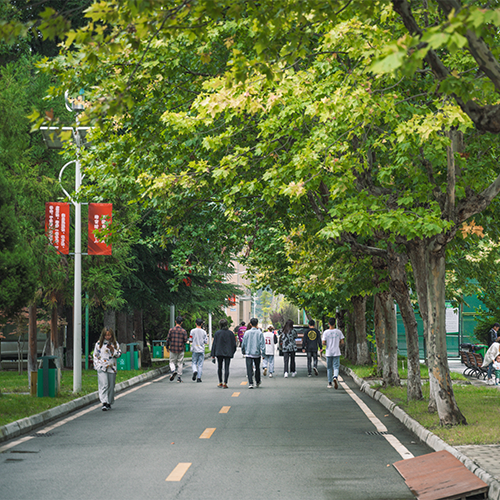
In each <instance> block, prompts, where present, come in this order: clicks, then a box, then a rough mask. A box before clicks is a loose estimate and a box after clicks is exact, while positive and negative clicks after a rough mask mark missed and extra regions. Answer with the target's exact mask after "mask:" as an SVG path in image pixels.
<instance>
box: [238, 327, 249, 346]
mask: <svg viewBox="0 0 500 500" xmlns="http://www.w3.org/2000/svg"><path fill="white" fill-rule="evenodd" d="M246 331H247V327H246V325H245V322H244V321H242V322H241V323H240V325H239V326H237V327H236V335H237V336H238V345H239V346H241V343H242V342H243V335H245V332H246Z"/></svg>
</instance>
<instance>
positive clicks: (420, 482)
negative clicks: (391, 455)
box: [394, 450, 488, 500]
mask: <svg viewBox="0 0 500 500" xmlns="http://www.w3.org/2000/svg"><path fill="white" fill-rule="evenodd" d="M394 467H395V468H396V470H397V471H398V472H399V473H400V474H401V476H402V477H403V479H404V480H405V482H406V484H407V486H408V488H410V490H411V492H412V493H413V494H414V495H415V496H416V497H417V498H418V500H457V499H465V498H466V497H468V496H471V495H477V494H480V493H485V492H486V491H488V485H487V484H486V483H485V482H484V481H482V480H481V479H479V478H478V477H477V476H476V475H475V474H473V473H472V472H471V471H470V470H469V469H467V467H465V465H464V464H463V463H462V462H460V460H458V459H457V458H455V457H454V456H453V455H452V454H451V453H449V452H448V451H445V450H443V451H436V452H435V453H429V454H427V455H421V456H419V457H415V458H411V459H409V460H400V461H399V462H395V463H394Z"/></svg>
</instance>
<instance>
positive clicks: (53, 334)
mask: <svg viewBox="0 0 500 500" xmlns="http://www.w3.org/2000/svg"><path fill="white" fill-rule="evenodd" d="M58 319H59V315H58V313H57V302H54V303H53V304H52V310H51V311H50V343H49V345H50V354H51V355H52V356H57V352H58V351H57V349H58V347H59V337H58V332H57V324H58Z"/></svg>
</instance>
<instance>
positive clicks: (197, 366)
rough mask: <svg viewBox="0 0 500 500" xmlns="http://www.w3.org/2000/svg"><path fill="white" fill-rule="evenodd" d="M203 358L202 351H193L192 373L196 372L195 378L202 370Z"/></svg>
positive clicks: (199, 376)
mask: <svg viewBox="0 0 500 500" xmlns="http://www.w3.org/2000/svg"><path fill="white" fill-rule="evenodd" d="M204 359H205V353H204V352H193V355H192V357H191V361H192V362H193V373H194V372H198V375H197V378H201V373H202V372H203V360H204Z"/></svg>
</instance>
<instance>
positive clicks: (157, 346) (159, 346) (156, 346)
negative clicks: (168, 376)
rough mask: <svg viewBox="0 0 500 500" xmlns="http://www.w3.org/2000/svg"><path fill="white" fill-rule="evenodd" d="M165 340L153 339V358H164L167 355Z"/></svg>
mask: <svg viewBox="0 0 500 500" xmlns="http://www.w3.org/2000/svg"><path fill="white" fill-rule="evenodd" d="M165 342H166V341H165V340H153V358H156V359H162V358H164V357H165V355H164V353H165V350H164V345H165Z"/></svg>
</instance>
